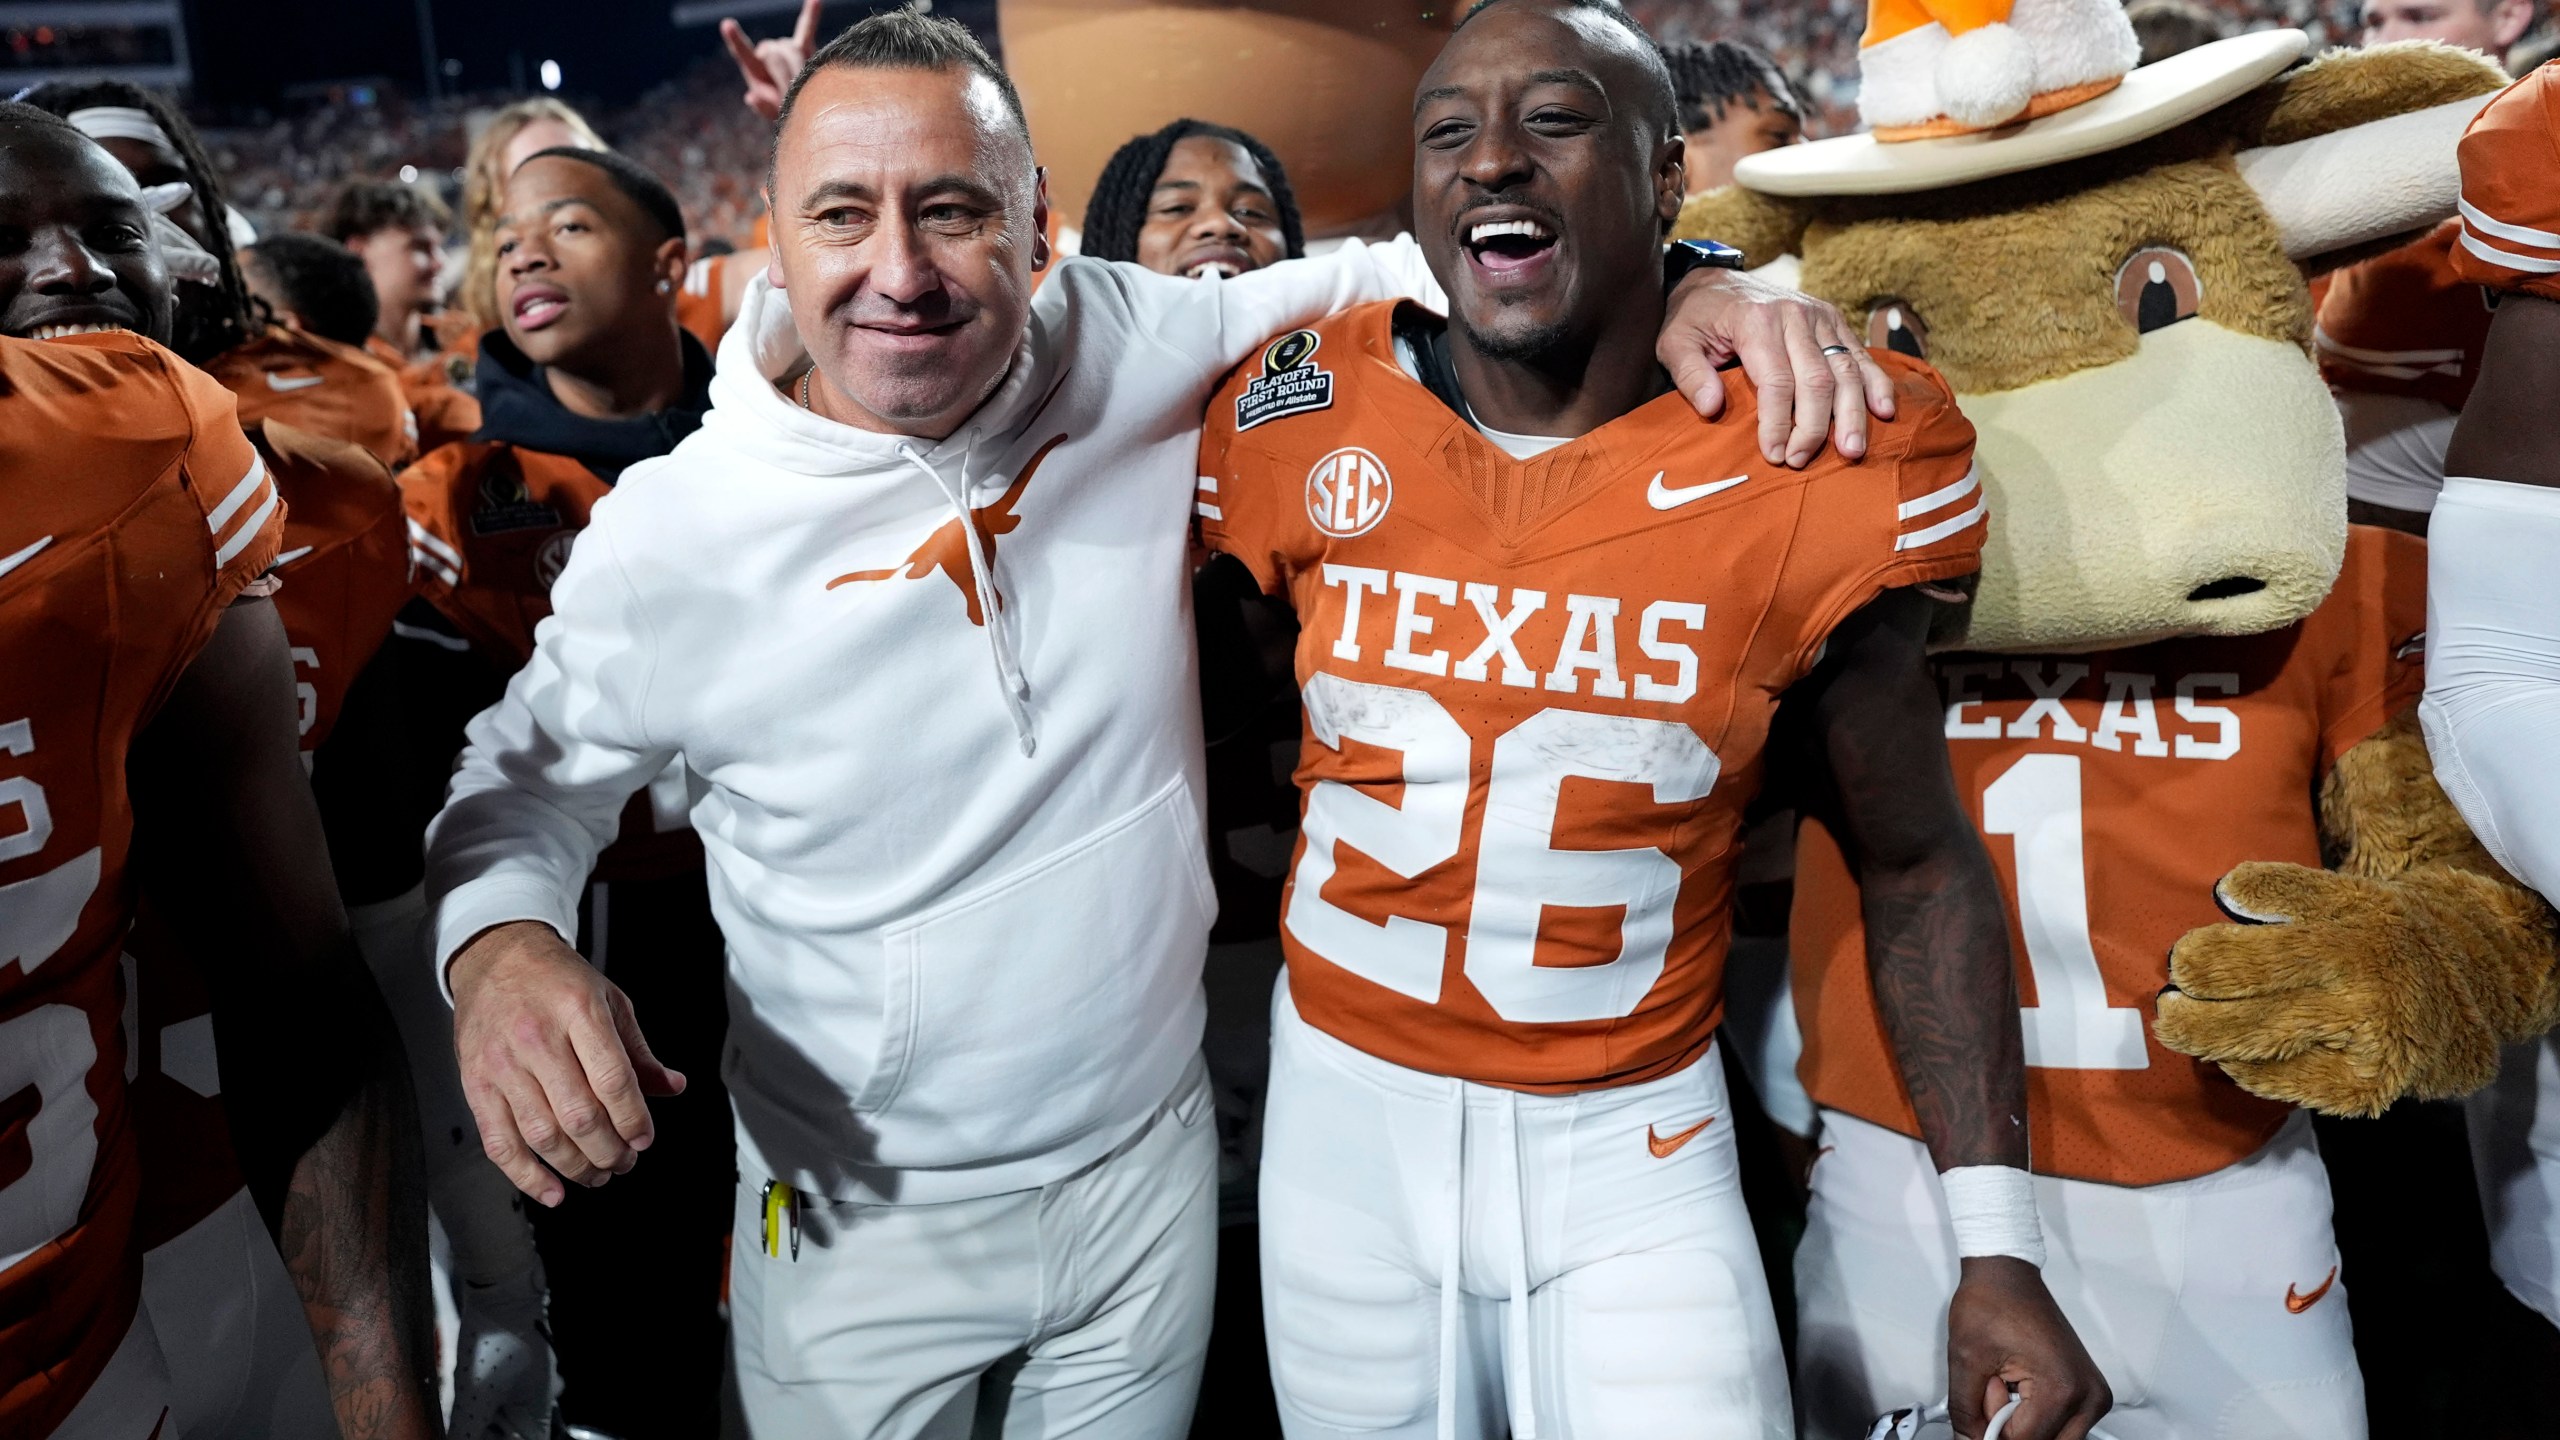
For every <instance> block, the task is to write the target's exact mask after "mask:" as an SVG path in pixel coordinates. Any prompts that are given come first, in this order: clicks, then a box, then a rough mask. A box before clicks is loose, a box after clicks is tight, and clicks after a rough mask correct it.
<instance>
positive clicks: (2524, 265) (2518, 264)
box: [2462, 228, 2560, 275]
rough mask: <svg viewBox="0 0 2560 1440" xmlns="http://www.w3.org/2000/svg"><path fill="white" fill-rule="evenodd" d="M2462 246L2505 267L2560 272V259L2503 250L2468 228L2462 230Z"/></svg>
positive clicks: (2549, 272)
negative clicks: (2547, 258) (2548, 258)
mask: <svg viewBox="0 0 2560 1440" xmlns="http://www.w3.org/2000/svg"><path fill="white" fill-rule="evenodd" d="M2462 248H2463V249H2465V250H2468V251H2470V252H2471V253H2472V254H2474V255H2477V256H2479V257H2480V258H2481V259H2483V260H2486V261H2488V262H2489V263H2490V264H2492V265H2496V266H2500V267H2502V268H2504V269H2508V270H2522V271H2525V272H2527V273H2529V274H2534V275H2553V274H2560V260H2545V259H2543V258H2542V257H2541V256H2539V255H2518V254H2517V253H2515V252H2514V251H2512V250H2501V249H2499V248H2498V247H2497V246H2495V245H2492V244H2490V243H2488V242H2487V241H2485V240H2482V239H2481V238H2480V237H2479V236H2477V235H2474V234H2472V233H2471V231H2470V230H2469V229H2467V228H2466V229H2465V230H2464V231H2463V232H2462Z"/></svg>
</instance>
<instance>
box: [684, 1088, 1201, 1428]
mask: <svg viewBox="0 0 2560 1440" xmlns="http://www.w3.org/2000/svg"><path fill="white" fill-rule="evenodd" d="M1038 1098H1039V1097H1037V1096H1023V1097H1021V1099H1022V1103H1024V1104H1037V1103H1038ZM741 1148H742V1149H744V1148H745V1146H744V1145H743V1144H742V1145H741ZM1217 1182H1218V1141H1217V1131H1216V1126H1215V1125H1214V1123H1213V1122H1212V1119H1211V1116H1210V1097H1209V1083H1208V1077H1207V1072H1206V1071H1205V1070H1204V1069H1203V1068H1202V1067H1201V1065H1200V1063H1199V1062H1198V1061H1196V1060H1195V1061H1194V1062H1193V1063H1192V1067H1191V1072H1190V1074H1189V1075H1187V1076H1186V1077H1184V1079H1183V1082H1182V1083H1181V1084H1180V1085H1178V1086H1176V1087H1175V1089H1174V1093H1173V1098H1171V1099H1169V1100H1167V1101H1166V1102H1165V1104H1164V1108H1163V1109H1162V1110H1159V1111H1158V1112H1157V1113H1156V1116H1155V1118H1154V1119H1153V1120H1151V1121H1149V1122H1148V1124H1147V1126H1146V1128H1145V1129H1142V1130H1140V1131H1139V1132H1138V1133H1137V1134H1135V1135H1133V1136H1131V1137H1130V1138H1129V1139H1128V1140H1127V1141H1125V1142H1123V1143H1122V1144H1121V1146H1120V1148H1119V1149H1117V1150H1114V1151H1112V1152H1111V1153H1110V1154H1109V1155H1106V1156H1104V1157H1103V1158H1102V1159H1100V1160H1097V1161H1095V1162H1094V1163H1093V1164H1091V1165H1089V1166H1087V1167H1085V1168H1084V1169H1083V1170H1081V1171H1078V1172H1077V1173H1076V1174H1074V1175H1071V1176H1069V1177H1067V1178H1066V1179H1064V1180H1060V1181H1057V1182H1055V1183H1054V1184H1050V1185H1044V1186H1042V1187H1041V1188H1039V1189H1037V1190H1017V1191H1013V1192H1011V1193H1009V1194H1003V1195H988V1196H984V1197H981V1198H979V1199H975V1200H954V1201H949V1202H946V1203H943V1204H937V1205H876V1204H863V1203H859V1202H854V1201H830V1200H826V1199H823V1198H818V1197H804V1198H803V1199H802V1201H801V1202H800V1205H799V1207H798V1209H799V1227H798V1230H799V1233H798V1244H797V1248H796V1251H795V1248H794V1246H793V1243H792V1241H791V1240H790V1239H789V1238H787V1233H788V1227H787V1226H786V1238H784V1239H783V1241H782V1243H781V1245H780V1249H781V1252H782V1253H781V1254H780V1255H773V1254H769V1253H767V1251H766V1250H765V1247H764V1245H763V1243H762V1242H763V1233H764V1215H763V1205H762V1196H763V1190H764V1184H765V1177H763V1176H761V1175H757V1176H742V1177H740V1180H739V1184H738V1210H737V1223H736V1227H735V1229H734V1230H733V1232H732V1233H733V1235H734V1236H735V1239H734V1240H733V1242H732V1244H731V1248H730V1252H729V1253H730V1260H729V1335H730V1343H731V1346H732V1350H733V1354H734V1358H735V1360H736V1362H737V1376H738V1391H739V1398H740V1400H741V1401H742V1402H743V1404H744V1407H745V1411H746V1419H747V1429H748V1432H749V1434H751V1435H753V1436H755V1437H757V1440H804V1437H806V1440H821V1437H824V1440H835V1437H842V1440H911V1437H912V1440H966V1437H970V1436H973V1435H974V1436H977V1437H982V1440H985V1437H996V1436H1002V1437H1004V1440H1058V1437H1067V1436H1075V1437H1089V1440H1182V1437H1183V1436H1184V1435H1185V1434H1186V1433H1187V1432H1188V1431H1189V1429H1190V1425H1191V1407H1192V1403H1193V1401H1194V1400H1195V1399H1196V1398H1197V1395H1198V1391H1199V1388H1200V1366H1201V1361H1202V1359H1203V1357H1204V1356H1205V1355H1206V1354H1207V1353H1208V1346H1209V1316H1210V1299H1211V1295H1212V1292H1213V1291H1214V1289H1215V1287H1216V1281H1217V1258H1218V1252H1217V1244H1218V1183H1217Z"/></svg>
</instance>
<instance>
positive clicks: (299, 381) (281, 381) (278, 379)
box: [267, 370, 329, 391]
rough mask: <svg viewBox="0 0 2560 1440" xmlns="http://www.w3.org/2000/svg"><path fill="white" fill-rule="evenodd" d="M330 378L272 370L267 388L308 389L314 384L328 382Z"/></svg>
mask: <svg viewBox="0 0 2560 1440" xmlns="http://www.w3.org/2000/svg"><path fill="white" fill-rule="evenodd" d="M328 379H329V377H328V376H326V375H278V374H277V373H275V372H274V371H272V370H270V371H268V372H267V388H268V389H270V390H282V391H294V390H308V389H310V388H311V387H312V386H314V385H324V384H327V383H328Z"/></svg>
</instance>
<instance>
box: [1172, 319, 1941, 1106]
mask: <svg viewBox="0 0 2560 1440" xmlns="http://www.w3.org/2000/svg"><path fill="white" fill-rule="evenodd" d="M1394 314H1395V310H1394V307H1392V306H1383V305H1382V306H1372V307H1367V308H1365V309H1361V310H1355V311H1352V312H1349V313H1347V314H1345V315H1342V316H1338V317H1336V318H1335V319H1333V320H1331V321H1328V322H1326V323H1325V324H1323V325H1320V326H1318V327H1316V330H1315V332H1314V334H1315V336H1316V337H1317V339H1318V341H1319V342H1320V344H1321V348H1322V353H1323V354H1324V355H1325V356H1326V357H1327V360H1328V363H1329V365H1330V366H1331V368H1332V369H1333V371H1334V374H1335V384H1334V387H1333V389H1332V392H1331V393H1332V400H1333V403H1332V404H1331V405H1330V406H1328V407H1326V408H1323V409H1320V410H1314V411H1310V412H1308V413H1304V414H1299V415H1291V416H1283V417H1276V418H1265V419H1262V420H1261V421H1260V422H1259V423H1256V424H1254V425H1252V426H1251V427H1250V428H1242V427H1240V426H1239V425H1238V424H1237V423H1236V421H1235V420H1234V419H1233V418H1232V417H1234V416H1235V414H1236V401H1237V400H1238V399H1239V398H1241V396H1242V394H1243V392H1244V391H1245V390H1246V389H1247V388H1248V387H1250V386H1251V385H1252V384H1253V383H1255V381H1256V380H1257V379H1258V378H1260V377H1262V376H1263V375H1264V373H1265V369H1264V366H1263V362H1262V358H1261V357H1260V356H1256V357H1255V359H1254V361H1252V362H1250V363H1249V364H1248V365H1247V366H1245V367H1243V368H1242V369H1240V370H1239V371H1238V372H1237V373H1236V374H1234V375H1232V376H1230V377H1229V379H1228V382H1227V384H1226V387H1225V390H1224V391H1223V392H1222V394H1221V397H1220V398H1219V400H1217V401H1216V402H1214V403H1213V404H1212V406H1211V410H1210V415H1211V424H1210V428H1209V429H1208V431H1207V432H1206V434H1205V435H1204V438H1203V442H1202V462H1201V471H1202V478H1201V482H1200V492H1199V497H1198V502H1197V503H1198V513H1199V519H1200V531H1201V536H1202V539H1203V540H1204V541H1205V542H1206V543H1207V544H1208V545H1210V546H1211V547H1213V548H1215V549H1218V550H1221V551H1224V552H1226V553H1228V554H1231V555H1233V556H1235V557H1236V558H1237V559H1239V560H1240V561H1242V562H1243V563H1244V564H1245V566H1246V567H1247V568H1248V569H1249V570H1251V571H1252V572H1253V574H1254V577H1255V579H1256V581H1257V582H1258V583H1259V584H1260V585H1261V586H1262V588H1263V589H1264V590H1265V591H1266V592H1268V593H1272V594H1279V595H1285V596H1287V597H1288V598H1289V600H1290V601H1291V602H1292V603H1293V605H1294V606H1295V608H1296V610H1297V613H1298V617H1299V620H1300V624H1301V629H1300V636H1299V641H1298V650H1297V665H1296V669H1297V678H1298V682H1299V688H1300V695H1301V700H1302V703H1303V707H1304V712H1305V719H1306V741H1305V744H1304V745H1303V747H1302V749H1301V753H1300V763H1299V766H1298V773H1297V779H1298V783H1299V786H1300V789H1301V791H1302V794H1303V796H1304V803H1303V809H1302V821H1303V825H1302V833H1301V836H1300V840H1299V843H1298V847H1297V853H1296V857H1295V860H1294V863H1293V866H1292V874H1291V881H1290V886H1289V891H1288V895H1287V899H1286V901H1285V904H1284V910H1283V918H1282V939H1283V945H1284V948H1285V950H1286V952H1287V955H1288V963H1289V970H1290V985H1291V993H1292V996H1293V998H1294V1000H1295V1002H1296V1004H1297V1006H1298V1008H1299V1010H1300V1012H1301V1013H1302V1014H1304V1015H1305V1017H1306V1018H1307V1019H1308V1021H1309V1022H1310V1023H1312V1024H1315V1025H1317V1026H1318V1027H1320V1028H1322V1029H1324V1030H1326V1031H1328V1032H1330V1033H1332V1034H1334V1035H1336V1036H1337V1037H1339V1038H1342V1039H1344V1040H1346V1041H1349V1042H1350V1043H1352V1044H1355V1045H1358V1046H1360V1047H1361V1048H1362V1049H1364V1050H1367V1051H1369V1052H1370V1053H1372V1054H1375V1055H1378V1056H1381V1057H1383V1058H1386V1059H1388V1060H1391V1061H1394V1062H1396V1063H1398V1064H1402V1065H1406V1066H1408V1067H1411V1068H1414V1069H1419V1070H1426V1071H1431V1072H1434V1073H1439V1074H1446V1075H1456V1076H1460V1077H1463V1078H1466V1079H1470V1080H1475V1081H1480V1082H1485V1083H1491V1084H1500V1085H1510V1086H1515V1087H1521V1088H1532V1089H1547V1090H1575V1089H1585V1088H1591V1087H1594V1086H1601V1085H1613V1084H1625V1083H1632V1082H1635V1081H1640V1080H1644V1079H1649V1078H1652V1077H1654V1076H1657V1075H1661V1074H1666V1073H1669V1072H1671V1071H1673V1070H1676V1069H1678V1068H1680V1067H1681V1066H1683V1065H1685V1064H1687V1063H1688V1062H1689V1061H1691V1060H1693V1059H1695V1058H1696V1057H1697V1056H1698V1055H1699V1054H1700V1053H1702V1052H1703V1051H1704V1049H1705V1047H1706V1044H1707V1042H1708V1039H1709V1037H1710V1035H1711V1034H1712V1031H1713V1028H1714V1025H1715V1023H1716V1019H1717V1016H1718V1013H1719V1010H1720V1007H1721V1004H1722V994H1721V973H1722V965H1723V956H1724V947H1725V940H1726V929H1727V927H1726V923H1725V922H1726V914H1727V909H1728V907H1729V905H1730V902H1731V896H1732V890H1733V866H1734V860H1735V858H1736V855H1737V835H1738V830H1739V825H1740V819H1741V814H1742V807H1743V805H1744V804H1745V803H1746V802H1747V801H1748V800H1749V799H1750V797H1751V796H1752V795H1753V793H1754V792H1755V791H1756V789H1757V787H1758V784H1759V779H1760V770H1761V751H1762V748H1763V744H1764V742H1765V740H1766V737H1767V733H1768V726H1769V722H1770V719H1771V716H1772V714H1773V713H1774V711H1775V708H1776V705H1777V701H1778V697H1779V696H1780V694H1781V693H1782V692H1784V691H1785V690H1786V688H1787V687H1788V686H1789V685H1791V684H1793V683H1794V682H1795V681H1796V680H1798V679H1799V678H1801V677H1802V676H1803V675H1804V674H1805V673H1806V672H1807V671H1808V670H1809V669H1810V668H1811V667H1812V665H1813V663H1814V661H1815V660H1816V658H1817V657H1818V655H1819V653H1820V650H1821V647H1822V643H1823V641H1824V638H1825V637H1826V636H1827V635H1828V634H1829V633H1830V631H1831V629H1832V627H1833V626H1835V625H1836V624H1837V623H1838V622H1839V621H1840V620H1841V619H1842V618H1844V617H1845V616H1847V615H1848V614H1850V613H1851V612H1852V611H1854V610H1856V609H1857V608H1858V607H1859V606H1861V605H1863V604H1865V603H1867V602H1868V601H1869V600H1871V599H1873V598H1874V597H1875V596H1876V595H1878V594H1880V593H1882V592H1883V591H1884V590H1885V589H1887V588H1890V587H1894V586H1899V585H1908V584H1914V583H1919V582H1921V581H1925V580H1930V579H1937V578H1944V577H1949V576H1955V575H1961V574H1965V573H1969V572H1970V571H1972V570H1973V569H1974V568H1975V567H1976V565H1977V563H1978V560H1977V556H1978V554H1979V550H1980V544H1981V538H1982V534H1983V530H1984V520H1985V517H1984V511H1983V507H1982V502H1981V495H1980V487H1979V485H1978V483H1977V482H1976V481H1975V480H1974V479H1973V477H1972V473H1971V469H1970V465H1971V455H1972V448H1973V431H1972V428H1971V427H1970V426H1969V425H1967V424H1966V423H1965V421H1964V419H1963V417H1962V416H1961V415H1960V414H1959V413H1958V412H1957V410H1956V408H1955V405H1954V403H1953V400H1952V399H1951V397H1950V396H1949V395H1948V393H1947V391H1946V389H1945V387H1944V385H1943V384H1942V383H1941V382H1940V381H1939V380H1938V379H1937V377H1936V376H1935V375H1934V374H1932V373H1931V372H1929V371H1928V370H1926V369H1925V368H1924V367H1921V366H1919V365H1917V364H1916V363H1911V362H1906V361H1903V360H1900V359H1898V358H1889V359H1888V362H1887V363H1888V364H1889V365H1890V366H1891V368H1892V370H1893V373H1894V376H1895V381H1896V384H1897V386H1898V387H1899V391H1900V399H1901V410H1900V418H1899V419H1897V420H1896V421H1893V422H1890V423H1888V424H1886V425H1885V426H1883V427H1882V428H1881V431H1880V433H1879V436H1878V440H1877V443H1876V445H1875V447H1874V449H1873V451H1872V452H1871V454H1870V457H1869V459H1868V460H1867V461H1866V462H1865V463H1863V464H1860V465H1855V466H1851V465H1844V464H1842V463H1840V462H1839V461H1837V460H1836V459H1826V460H1824V461H1822V462H1820V463H1818V464H1817V465H1816V466H1814V467H1813V468H1811V469H1809V470H1807V471H1804V472H1794V471H1787V470H1773V469H1770V468H1769V467H1767V466H1766V465H1765V464H1764V463H1763V462H1762V461H1761V460H1760V459H1759V457H1758V455H1757V454H1756V452H1755V451H1754V449H1753V431H1752V429H1751V421H1750V419H1749V418H1748V417H1749V416H1750V414H1751V413H1752V409H1751V407H1752V400H1751V396H1750V394H1749V392H1748V390H1747V388H1745V387H1742V386H1740V385H1738V384H1737V385H1734V386H1733V387H1732V388H1731V389H1730V391H1729V395H1728V398H1729V400H1730V401H1731V403H1733V404H1735V405H1737V406H1739V407H1741V408H1740V409H1739V410H1737V411H1736V412H1735V417H1738V418H1728V420H1727V421H1725V422H1723V423H1719V424H1715V425H1709V424H1707V423H1706V422H1703V421H1701V420H1699V419H1698V418H1697V416H1696V414H1695V413H1694V412H1693V411H1692V410H1690V409H1689V407H1688V405H1687V403H1686V402H1685V401H1683V400H1682V399H1681V398H1680V397H1679V396H1677V395H1666V396H1663V397H1661V398H1660V399H1658V400H1655V401H1654V402H1652V403H1650V404H1647V405H1645V406H1643V407H1641V408H1639V409H1638V410H1636V411H1635V412H1633V413H1631V414H1629V415H1626V416H1623V417H1621V418H1620V419H1618V420H1617V421H1615V422H1612V423H1611V424H1609V425H1606V426H1603V427H1601V428H1600V429H1599V430H1597V431H1594V432H1593V433H1592V434H1590V435H1588V436H1585V437H1583V438H1582V439H1580V440H1577V441H1575V442H1573V443H1571V444H1569V445H1566V446H1563V447H1560V448H1558V449H1556V450H1553V451H1550V452H1548V453H1547V454H1544V455H1541V456H1538V457H1536V458H1535V459H1532V460H1529V461H1525V462H1523V461H1516V460H1513V459H1512V458H1511V457H1510V456H1509V455H1507V454H1505V453H1504V452H1502V451H1500V450H1498V449H1496V448H1495V447H1494V446H1493V445H1491V444H1490V443H1489V442H1487V441H1486V440H1485V439H1484V438H1483V437H1482V436H1480V435H1479V434H1477V433H1476V432H1475V431H1474V430H1473V429H1472V428H1470V427H1469V426H1467V425H1466V424H1465V423H1463V422H1462V421H1461V420H1460V419H1459V418H1458V417H1457V416H1456V415H1455V414H1453V413H1452V412H1451V411H1450V409H1449V408H1448V407H1447V406H1446V405H1444V404H1443V403H1442V402H1441V401H1440V400H1438V399H1437V398H1436V397H1434V396H1433V395H1432V393H1431V392H1430V391H1429V390H1427V389H1425V388H1424V387H1423V386H1422V385H1421V384H1420V383H1418V382H1417V381H1415V380H1414V379H1412V378H1411V377H1410V376H1409V375H1408V374H1407V373H1406V372H1405V370H1404V369H1403V368H1402V367H1401V365H1400V364H1399V363H1398V360H1397V358H1396V353H1395V344H1394V338H1393V324H1394ZM1735 477H1741V480H1740V483H1737V484H1727V483H1726V482H1727V481H1729V480H1732V479H1734V478H1735ZM1684 492H1685V493H1684ZM1665 496H1668V497H1669V498H1670V502H1671V503H1670V504H1669V505H1668V506H1667V507H1666V505H1665V504H1664V497H1665Z"/></svg>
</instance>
